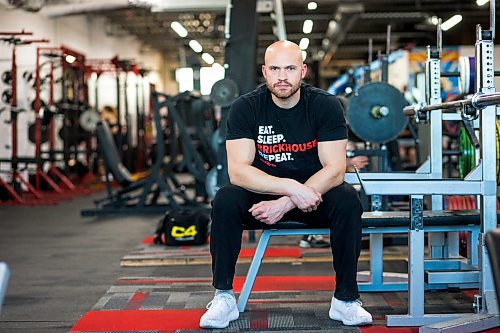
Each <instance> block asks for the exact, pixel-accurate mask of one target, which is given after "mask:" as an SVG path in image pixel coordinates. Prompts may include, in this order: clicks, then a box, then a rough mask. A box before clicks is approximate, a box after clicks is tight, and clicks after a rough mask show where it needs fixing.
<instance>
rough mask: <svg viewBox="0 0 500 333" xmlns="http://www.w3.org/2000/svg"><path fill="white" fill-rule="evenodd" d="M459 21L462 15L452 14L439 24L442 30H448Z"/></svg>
mask: <svg viewBox="0 0 500 333" xmlns="http://www.w3.org/2000/svg"><path fill="white" fill-rule="evenodd" d="M460 21H462V15H453V16H452V17H451V18H449V19H448V20H446V21H445V22H444V23H443V24H441V29H442V30H443V31H448V30H450V29H451V28H453V27H454V26H455V25H457V24H458V23H459V22H460Z"/></svg>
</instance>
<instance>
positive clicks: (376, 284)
mask: <svg viewBox="0 0 500 333" xmlns="http://www.w3.org/2000/svg"><path fill="white" fill-rule="evenodd" d="M457 230H460V231H467V232H469V233H470V234H471V237H470V238H471V239H474V240H475V239H477V235H478V233H479V227H478V226H474V225H460V226H443V227H434V226H432V227H427V228H426V229H425V230H422V235H423V233H424V232H429V233H438V232H447V231H457ZM406 232H408V227H374V228H373V227H365V228H363V234H364V235H367V234H368V235H370V275H369V277H370V280H369V281H367V282H361V281H360V282H358V287H359V291H361V292H382V291H405V290H408V282H407V277H406V276H404V275H400V276H398V277H396V278H392V279H391V280H392V281H384V272H383V235H384V234H396V233H406ZM328 234H330V230H329V229H328V228H321V229H318V228H316V229H267V230H263V231H262V234H261V236H260V240H259V243H258V244H257V247H256V249H255V254H254V257H253V259H252V263H251V264H250V268H249V269H248V272H247V275H246V279H245V282H244V284H243V288H242V289H241V293H240V296H239V298H238V311H239V312H244V311H245V308H246V305H247V303H248V299H249V298H250V294H251V293H252V287H253V285H254V283H255V279H256V277H257V273H258V272H259V268H260V265H261V263H262V259H263V258H264V253H265V252H266V248H267V246H268V244H269V239H270V238H271V237H272V236H297V235H328ZM373 236H375V237H373ZM415 246H419V248H417V249H415V250H414V252H417V253H421V254H422V260H423V253H424V244H423V242H422V244H421V245H420V244H418V245H417V244H415ZM475 246H477V242H476V241H475V242H474V244H473V245H472V247H475ZM471 254H472V256H471V257H469V258H468V259H467V261H464V260H455V261H449V262H448V267H449V268H456V267H462V268H470V267H471V266H472V265H473V264H474V262H475V260H474V259H473V258H474V257H473V256H474V253H471ZM425 268H426V269H428V270H432V269H439V270H441V269H443V266H442V265H435V263H434V262H432V261H429V262H428V263H427V262H426V265H425ZM445 274H446V273H442V274H441V276H443V275H445ZM410 275H411V274H410ZM363 276H364V274H358V280H364V278H363ZM453 277H454V279H455V280H457V279H460V276H457V274H456V273H453ZM445 278H447V279H448V280H450V277H449V276H448V277H447V276H444V277H443V279H441V280H440V282H439V283H435V284H425V285H424V288H421V287H420V288H421V289H422V291H423V290H424V289H425V290H428V289H443V288H447V287H448V286H449V283H448V282H443V281H444V279H445ZM387 280H389V279H387ZM452 282H453V284H454V286H455V287H467V288H472V287H477V285H478V279H476V280H470V279H469V281H467V282H466V283H461V282H460V281H458V282H457V281H453V280H452ZM410 301H411V302H417V301H419V300H418V299H414V300H410ZM412 307H418V304H413V305H412Z"/></svg>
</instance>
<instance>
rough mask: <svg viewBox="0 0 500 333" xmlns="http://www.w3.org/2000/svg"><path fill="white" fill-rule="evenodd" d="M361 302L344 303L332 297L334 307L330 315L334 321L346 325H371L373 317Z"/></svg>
mask: <svg viewBox="0 0 500 333" xmlns="http://www.w3.org/2000/svg"><path fill="white" fill-rule="evenodd" d="M362 305H363V303H361V301H360V300H355V301H352V302H344V301H341V300H338V299H336V298H335V297H332V305H331V307H330V311H329V312H328V315H329V316H330V318H331V319H333V320H338V321H341V322H342V323H343V324H344V325H349V326H351V325H370V324H371V323H372V322H373V319H372V315H371V314H370V313H369V312H368V311H366V310H365V309H363V307H362Z"/></svg>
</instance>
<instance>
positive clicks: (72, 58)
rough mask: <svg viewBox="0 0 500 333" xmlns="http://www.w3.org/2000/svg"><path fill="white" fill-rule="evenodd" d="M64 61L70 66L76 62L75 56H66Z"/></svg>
mask: <svg viewBox="0 0 500 333" xmlns="http://www.w3.org/2000/svg"><path fill="white" fill-rule="evenodd" d="M65 59H66V62H67V63H68V64H72V63H74V62H75V60H76V58H75V56H72V55H71V54H68V55H67V56H66V58H65Z"/></svg>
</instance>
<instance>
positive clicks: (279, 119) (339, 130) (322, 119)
mask: <svg viewBox="0 0 500 333" xmlns="http://www.w3.org/2000/svg"><path fill="white" fill-rule="evenodd" d="M242 138H247V139H252V140H254V141H255V149H256V154H255V158H254V161H253V163H252V165H253V166H254V167H256V168H258V169H260V170H262V171H264V172H265V173H267V174H269V175H272V176H276V177H282V178H292V179H295V180H297V181H299V182H301V183H304V182H305V181H306V180H307V179H309V177H311V176H312V175H313V174H314V173H316V172H317V171H319V170H320V169H321V168H322V165H321V163H320V161H319V156H318V147H317V146H318V142H321V141H334V140H343V139H347V126H346V123H345V119H344V115H343V112H342V106H341V105H340V103H339V101H338V100H337V98H336V97H335V96H333V95H331V94H329V93H327V92H325V91H323V90H320V89H317V88H314V87H312V86H309V85H302V86H301V95H300V101H299V103H297V105H295V106H294V107H293V108H291V109H282V108H280V107H278V106H277V105H276V104H274V102H273V100H272V97H271V92H270V91H269V90H268V89H267V87H266V86H265V85H264V86H260V87H258V88H257V89H256V90H254V91H252V92H250V93H248V94H246V95H243V96H241V97H239V98H238V99H237V100H235V101H234V102H233V104H232V105H231V110H230V113H229V118H228V121H227V133H226V140H235V139H242Z"/></svg>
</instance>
